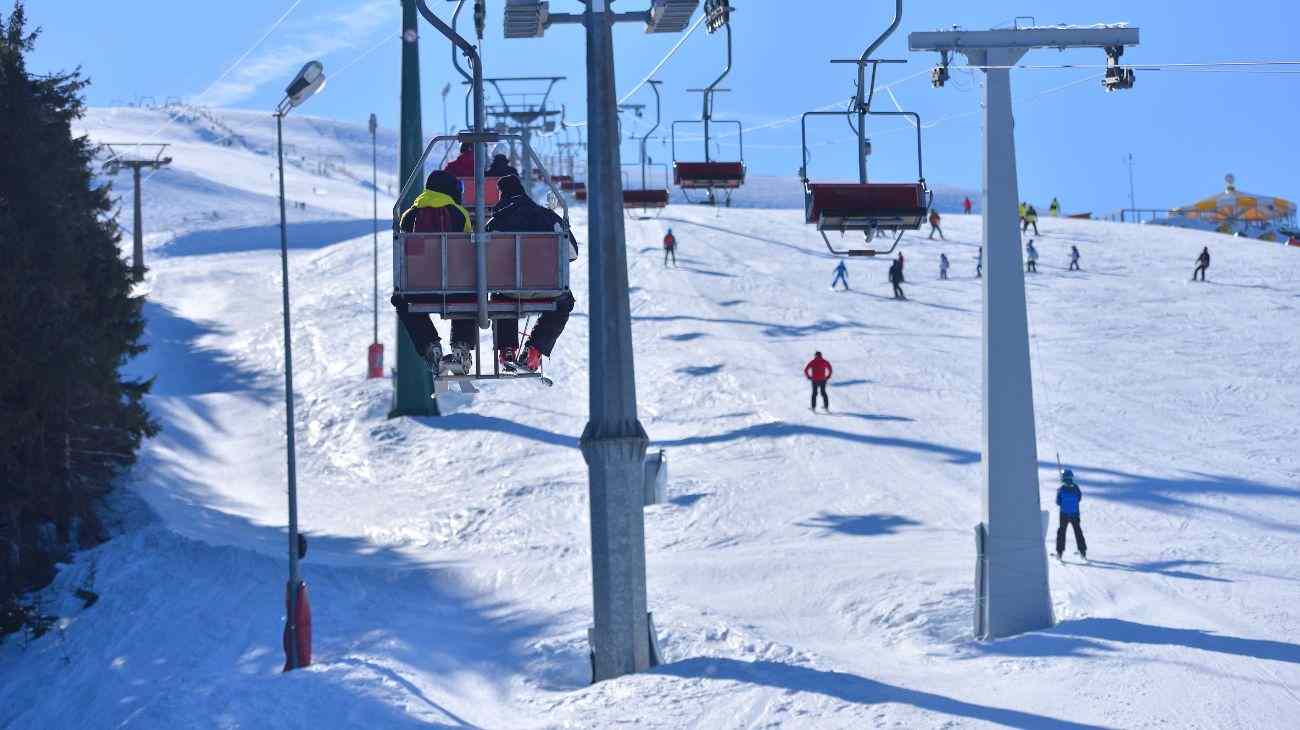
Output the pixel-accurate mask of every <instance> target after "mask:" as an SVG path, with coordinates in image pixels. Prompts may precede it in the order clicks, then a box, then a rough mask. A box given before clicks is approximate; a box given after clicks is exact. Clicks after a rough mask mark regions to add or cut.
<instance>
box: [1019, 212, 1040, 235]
mask: <svg viewBox="0 0 1300 730" xmlns="http://www.w3.org/2000/svg"><path fill="white" fill-rule="evenodd" d="M1022 219H1023V220H1024V225H1022V226H1021V227H1020V230H1021V231H1022V232H1023V231H1027V230H1029V227H1030V226H1033V227H1034V235H1035V236H1037V235H1038V211H1036V210H1034V206H1033V205H1027V206H1025V214H1024V216H1023V217H1022Z"/></svg>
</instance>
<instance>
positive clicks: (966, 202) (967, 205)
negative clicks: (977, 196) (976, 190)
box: [961, 198, 971, 215]
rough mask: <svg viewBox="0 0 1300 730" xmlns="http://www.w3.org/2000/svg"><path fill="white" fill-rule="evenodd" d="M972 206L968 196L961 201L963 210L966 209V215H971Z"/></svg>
mask: <svg viewBox="0 0 1300 730" xmlns="http://www.w3.org/2000/svg"><path fill="white" fill-rule="evenodd" d="M970 206H971V203H970V198H966V199H965V200H963V201H961V208H962V210H964V211H966V215H970Z"/></svg>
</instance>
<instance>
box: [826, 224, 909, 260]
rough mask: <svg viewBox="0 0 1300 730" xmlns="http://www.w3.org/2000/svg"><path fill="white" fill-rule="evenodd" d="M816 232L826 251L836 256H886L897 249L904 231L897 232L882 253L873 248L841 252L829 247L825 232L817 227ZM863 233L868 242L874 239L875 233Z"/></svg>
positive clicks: (847, 249)
mask: <svg viewBox="0 0 1300 730" xmlns="http://www.w3.org/2000/svg"><path fill="white" fill-rule="evenodd" d="M817 230H818V232H819V233H821V234H822V240H823V241H825V242H826V250H827V251H830V252H831V253H833V254H835V255H836V256H888V255H889V254H891V253H893V252H894V249H896V248H898V242H899V241H901V240H903V234H904V233H905V231H899V232H898V235H897V236H894V243H893V245H891V246H890V247H889V248H887V249H885V250H884V251H879V250H877V249H874V248H846V249H844V250H843V251H841V250H839V249H837V248H835V247H834V246H832V245H831V239H830V238H829V237H828V236H827V235H826V231H824V230H822V229H821V226H818V227H817ZM864 233H865V234H866V237H867V241H868V242H871V241H872V240H874V239H875V233H874V232H873V231H865V232H864Z"/></svg>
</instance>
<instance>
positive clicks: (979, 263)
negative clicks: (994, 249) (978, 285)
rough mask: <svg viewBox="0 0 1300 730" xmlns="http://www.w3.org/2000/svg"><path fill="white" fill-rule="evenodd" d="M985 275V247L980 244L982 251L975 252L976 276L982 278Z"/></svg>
mask: <svg viewBox="0 0 1300 730" xmlns="http://www.w3.org/2000/svg"><path fill="white" fill-rule="evenodd" d="M983 276H984V247H983V246H980V252H979V253H977V254H975V278H976V279H980V278H983Z"/></svg>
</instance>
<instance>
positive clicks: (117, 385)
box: [0, 0, 157, 605]
mask: <svg viewBox="0 0 1300 730" xmlns="http://www.w3.org/2000/svg"><path fill="white" fill-rule="evenodd" d="M38 33H39V31H37V32H30V33H29V32H28V31H27V30H26V28H25V14H24V11H23V3H22V0H16V2H15V4H14V8H13V10H12V12H11V13H10V14H9V18H8V19H7V20H6V19H5V18H4V17H3V15H0V605H3V604H4V603H6V602H9V603H12V599H13V597H14V596H15V594H17V593H19V592H22V591H26V590H31V589H33V588H36V587H39V586H41V585H43V584H44V583H45V582H48V580H50V579H51V578H52V576H53V565H54V562H55V561H57V560H59V559H62V558H63V557H65V556H66V553H67V551H68V550H70V549H73V548H76V547H79V546H80V547H84V546H87V545H90V544H93V543H95V542H97V541H98V540H100V539H102V537H103V536H102V534H101V532H102V531H101V528H100V526H99V522H98V520H97V519H96V515H95V507H96V502H97V499H98V498H99V497H102V496H103V495H104V494H105V493H106V492H107V491H108V489H109V487H110V484H111V480H112V478H113V477H114V475H116V474H117V473H119V472H120V470H121V469H123V468H124V467H126V466H128V465H129V464H131V463H132V462H133V461H134V458H135V452H136V450H137V448H138V447H139V445H140V441H141V439H142V438H143V437H144V436H147V435H152V434H153V433H155V432H156V430H157V427H156V425H155V424H154V423H153V422H152V421H151V420H150V419H149V415H148V413H147V411H146V410H145V407H144V403H143V402H142V399H143V397H144V395H145V394H146V393H147V392H148V390H149V386H150V381H133V380H129V379H125V380H124V379H123V377H122V376H121V375H120V374H119V369H120V368H121V366H122V365H123V364H124V363H125V362H126V361H127V360H128V359H129V358H131V357H132V356H133V355H136V354H138V353H140V352H141V351H142V350H143V349H144V348H143V346H142V345H141V344H140V343H139V339H140V336H141V334H142V332H143V330H144V320H143V318H142V316H141V305H142V298H140V297H133V296H132V295H131V277H130V270H129V267H128V266H127V264H126V263H125V261H124V259H123V257H122V252H121V250H120V248H119V246H118V243H119V239H120V237H121V233H120V231H119V229H118V226H117V223H116V220H115V214H114V213H113V212H112V208H113V204H112V201H111V200H110V197H109V192H110V191H109V186H108V185H97V184H96V182H95V180H94V175H93V174H92V172H91V167H92V165H93V164H94V158H95V154H96V152H97V150H96V147H95V146H94V145H93V144H92V143H91V142H90V141H89V140H88V139H87V138H86V137H85V136H81V137H74V136H73V134H72V128H71V124H72V122H73V120H75V119H78V118H80V117H81V116H82V115H83V114H84V105H83V102H82V99H81V92H82V91H83V90H84V89H85V88H86V86H87V85H88V84H89V81H88V80H87V79H86V78H85V77H84V76H82V74H81V71H80V69H77V70H74V71H72V72H69V73H53V74H49V75H45V76H40V75H34V74H32V73H30V72H29V71H28V70H27V67H26V63H25V59H24V56H25V55H26V54H27V53H28V52H29V51H31V49H32V48H33V45H34V43H35V41H36V38H37V35H38Z"/></svg>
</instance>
